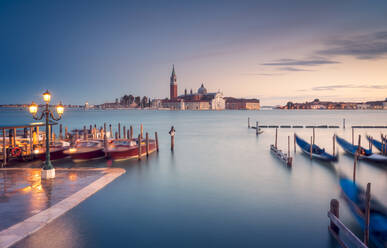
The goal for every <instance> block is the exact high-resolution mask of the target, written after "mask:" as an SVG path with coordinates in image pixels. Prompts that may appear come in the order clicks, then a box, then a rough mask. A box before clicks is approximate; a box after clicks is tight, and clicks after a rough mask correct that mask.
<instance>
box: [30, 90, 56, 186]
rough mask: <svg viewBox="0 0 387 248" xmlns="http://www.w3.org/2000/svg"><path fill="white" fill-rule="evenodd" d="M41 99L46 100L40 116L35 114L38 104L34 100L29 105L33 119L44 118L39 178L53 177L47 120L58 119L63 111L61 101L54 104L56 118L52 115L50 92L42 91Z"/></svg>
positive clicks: (53, 170)
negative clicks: (44, 152) (44, 140)
mask: <svg viewBox="0 0 387 248" xmlns="http://www.w3.org/2000/svg"><path fill="white" fill-rule="evenodd" d="M43 100H44V101H45V102H46V108H45V109H44V110H43V111H42V113H41V114H40V116H38V115H37V113H38V105H37V104H36V103H34V102H32V103H31V105H30V106H29V111H30V113H31V114H32V117H33V118H34V119H35V120H41V119H43V118H45V119H46V161H45V162H44V164H43V169H42V176H41V178H43V179H49V178H54V177H55V169H54V167H53V166H52V164H51V160H50V135H49V125H48V123H49V120H50V118H51V119H53V120H54V121H59V120H60V119H61V118H62V114H63V112H64V107H63V105H62V103H59V104H58V105H57V106H56V112H57V113H58V116H59V117H58V118H56V117H55V116H54V112H53V111H52V110H51V109H50V105H49V103H50V101H51V93H50V92H49V91H48V90H46V91H45V92H44V93H43Z"/></svg>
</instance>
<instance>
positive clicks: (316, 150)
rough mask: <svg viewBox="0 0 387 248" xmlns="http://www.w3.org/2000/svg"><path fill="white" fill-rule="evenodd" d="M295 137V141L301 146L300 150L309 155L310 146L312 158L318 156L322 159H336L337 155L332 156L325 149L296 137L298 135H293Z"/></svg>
mask: <svg viewBox="0 0 387 248" xmlns="http://www.w3.org/2000/svg"><path fill="white" fill-rule="evenodd" d="M295 137H296V143H297V145H298V146H299V147H300V148H301V150H302V151H303V152H304V153H305V154H307V155H308V156H310V148H311V147H312V158H318V159H321V160H324V161H337V158H338V156H337V155H336V156H333V155H331V154H329V153H327V152H326V151H325V149H321V148H320V147H319V146H317V145H316V144H313V145H312V146H311V145H310V144H309V143H308V142H306V141H305V140H303V139H301V138H300V137H298V135H297V134H296V135H295Z"/></svg>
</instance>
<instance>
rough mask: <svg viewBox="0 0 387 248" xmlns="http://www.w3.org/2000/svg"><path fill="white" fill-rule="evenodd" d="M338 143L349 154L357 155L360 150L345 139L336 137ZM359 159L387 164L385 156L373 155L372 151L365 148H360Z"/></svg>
mask: <svg viewBox="0 0 387 248" xmlns="http://www.w3.org/2000/svg"><path fill="white" fill-rule="evenodd" d="M336 140H337V143H339V145H340V146H341V147H342V148H343V149H344V151H346V152H347V153H349V154H352V155H355V153H356V151H357V150H358V146H356V145H352V144H351V143H349V142H348V141H346V140H345V139H343V138H340V137H339V136H337V135H336ZM358 157H359V158H360V159H366V160H370V161H374V162H382V163H387V156H383V155H381V154H376V153H372V151H371V150H370V149H365V148H363V147H360V148H359V154H358Z"/></svg>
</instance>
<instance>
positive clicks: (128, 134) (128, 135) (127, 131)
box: [126, 129, 131, 139]
mask: <svg viewBox="0 0 387 248" xmlns="http://www.w3.org/2000/svg"><path fill="white" fill-rule="evenodd" d="M126 133H127V134H126V137H128V139H131V137H130V131H129V129H128V130H126Z"/></svg>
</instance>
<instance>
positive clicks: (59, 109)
mask: <svg viewBox="0 0 387 248" xmlns="http://www.w3.org/2000/svg"><path fill="white" fill-rule="evenodd" d="M56 112H57V113H58V114H59V115H62V114H63V112H64V107H63V105H62V103H59V104H58V106H56Z"/></svg>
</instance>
